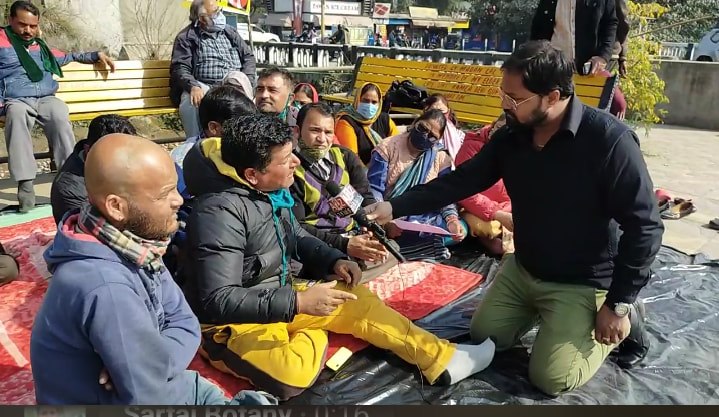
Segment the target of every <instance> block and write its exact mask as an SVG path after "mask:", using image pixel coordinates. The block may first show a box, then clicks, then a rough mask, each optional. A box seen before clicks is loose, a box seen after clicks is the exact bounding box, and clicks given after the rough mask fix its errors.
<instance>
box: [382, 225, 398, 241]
mask: <svg viewBox="0 0 719 417" xmlns="http://www.w3.org/2000/svg"><path fill="white" fill-rule="evenodd" d="M384 230H385V232H386V233H387V237H388V238H390V239H397V238H398V237H400V236H402V229H400V228H399V226H397V225H396V224H394V222H390V223H387V224H385V225H384Z"/></svg>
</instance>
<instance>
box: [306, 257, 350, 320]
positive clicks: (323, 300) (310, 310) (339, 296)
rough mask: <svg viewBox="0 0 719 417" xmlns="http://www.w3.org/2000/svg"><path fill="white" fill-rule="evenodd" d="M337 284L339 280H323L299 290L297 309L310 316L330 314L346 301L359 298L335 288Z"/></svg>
mask: <svg viewBox="0 0 719 417" xmlns="http://www.w3.org/2000/svg"><path fill="white" fill-rule="evenodd" d="M355 265H356V264H355ZM336 285H337V281H331V282H322V283H318V284H315V285H313V286H311V287H310V288H308V289H307V290H305V291H300V292H298V293H297V311H298V312H299V313H300V314H308V315H310V316H329V315H330V314H332V313H333V312H334V311H335V310H336V309H337V307H338V306H341V305H342V304H344V303H345V302H346V301H348V300H356V299H357V296H356V295H354V294H352V293H348V292H346V291H340V290H335V289H334V287H335V286H336Z"/></svg>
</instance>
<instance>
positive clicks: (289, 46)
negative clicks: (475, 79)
mask: <svg viewBox="0 0 719 417" xmlns="http://www.w3.org/2000/svg"><path fill="white" fill-rule="evenodd" d="M254 52H255V59H256V60H257V63H258V64H260V65H264V66H279V67H285V68H322V69H332V68H336V67H342V66H347V65H354V64H355V63H356V62H357V59H358V58H360V57H363V56H372V57H386V58H393V59H399V60H406V61H427V62H441V63H454V64H466V65H501V63H502V62H504V60H505V59H506V58H507V57H508V56H509V53H508V52H496V51H457V50H444V49H415V48H387V47H382V46H356V45H328V44H309V43H293V42H267V43H256V44H255V45H254Z"/></svg>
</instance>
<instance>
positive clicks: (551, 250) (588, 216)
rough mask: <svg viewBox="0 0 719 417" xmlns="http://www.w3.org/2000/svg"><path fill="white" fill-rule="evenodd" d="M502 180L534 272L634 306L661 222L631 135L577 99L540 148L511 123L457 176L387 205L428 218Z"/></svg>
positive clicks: (523, 258) (521, 252)
mask: <svg viewBox="0 0 719 417" xmlns="http://www.w3.org/2000/svg"><path fill="white" fill-rule="evenodd" d="M500 179H502V180H504V184H505V186H506V187H507V192H508V193H509V197H510V198H511V199H512V215H513V216H514V245H515V248H516V252H515V256H516V257H517V259H518V260H519V262H520V263H521V264H522V266H523V267H524V268H525V269H526V270H527V271H529V273H531V274H532V275H533V276H534V277H536V278H537V279H541V280H544V281H551V282H556V283H562V284H579V285H587V286H593V287H596V288H601V289H605V290H608V291H609V292H608V294H607V303H608V304H611V303H616V302H626V303H632V302H634V300H635V299H636V297H637V294H638V293H639V290H641V289H642V288H643V287H644V286H645V285H646V284H647V282H648V281H649V278H650V277H651V270H650V267H651V264H652V262H653V261H654V257H655V256H656V254H657V252H658V251H659V248H660V246H661V242H662V233H663V232H664V225H663V224H662V220H661V217H660V216H659V210H658V208H657V202H656V198H655V197H654V189H653V185H652V180H651V177H650V176H649V172H648V170H647V165H646V163H645V162H644V158H643V156H642V153H641V151H640V150H639V139H638V137H637V135H636V133H634V131H633V130H631V129H630V128H629V127H628V126H626V125H625V124H623V123H621V122H620V121H619V120H617V119H616V118H615V117H614V116H612V115H610V114H609V113H607V112H604V111H601V110H597V109H595V108H591V107H588V106H585V105H583V104H582V103H581V102H580V101H579V99H578V98H577V97H576V96H575V97H574V98H573V99H572V101H571V103H570V105H569V111H568V112H567V114H566V116H565V117H564V120H563V122H562V126H561V128H560V130H559V131H558V132H557V133H556V134H555V135H554V136H553V137H552V139H551V140H550V141H549V142H548V143H547V145H546V146H545V147H544V148H543V149H542V151H541V152H537V151H536V150H535V149H534V147H533V145H532V138H531V133H529V132H525V131H521V130H518V131H513V130H512V129H511V128H510V127H508V126H505V127H503V128H502V129H500V130H498V131H497V132H496V133H495V134H494V136H492V140H491V141H489V143H487V144H486V145H485V146H484V147H483V148H482V150H481V151H480V152H479V153H477V155H475V156H474V157H473V158H472V159H470V160H469V161H467V162H465V163H463V164H461V165H460V166H458V167H457V169H456V170H455V171H453V172H451V173H449V174H447V175H444V176H441V177H439V178H437V179H435V180H433V181H430V182H429V183H427V184H423V185H418V186H416V187H414V188H412V189H411V190H409V191H407V192H405V193H404V194H402V195H401V196H399V197H397V198H394V199H392V200H390V203H391V204H392V209H393V213H392V215H393V216H394V217H402V216H407V215H411V214H421V213H427V212H431V211H433V210H437V209H438V208H440V207H442V206H444V205H446V204H448V203H451V202H454V201H460V200H463V199H465V198H467V197H469V196H471V195H474V194H476V193H478V192H482V191H484V190H486V189H487V188H489V187H490V186H491V185H492V184H495V183H496V182H497V181H499V180H500ZM615 222H616V223H615ZM617 223H618V224H619V227H621V230H622V232H623V233H622V235H621V237H619V238H617V235H618V234H617V225H616V224H617Z"/></svg>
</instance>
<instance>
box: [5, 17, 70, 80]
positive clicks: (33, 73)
mask: <svg viewBox="0 0 719 417" xmlns="http://www.w3.org/2000/svg"><path fill="white" fill-rule="evenodd" d="M5 33H6V34H7V37H8V39H10V43H11V44H12V47H13V49H15V53H16V54H17V57H18V59H19V60H20V65H22V67H23V69H25V72H26V73H27V77H28V78H29V79H30V81H32V82H34V83H36V82H39V81H40V80H42V78H43V76H44V75H45V74H44V73H43V71H42V69H40V67H38V66H37V63H36V62H35V60H34V59H32V57H31V56H30V52H28V50H27V48H29V47H30V45H32V44H33V42H37V44H38V45H39V46H40V56H41V57H42V66H43V68H45V71H47V72H50V73H52V74H55V75H57V76H58V77H62V69H60V64H58V63H57V59H55V56H54V55H53V54H52V51H50V47H48V46H47V44H46V43H45V41H44V40H42V39H40V38H33V39H30V40H29V41H26V40H24V39H23V38H21V37H20V36H19V35H18V34H17V33H15V32H13V31H12V28H11V27H10V26H5Z"/></svg>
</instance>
